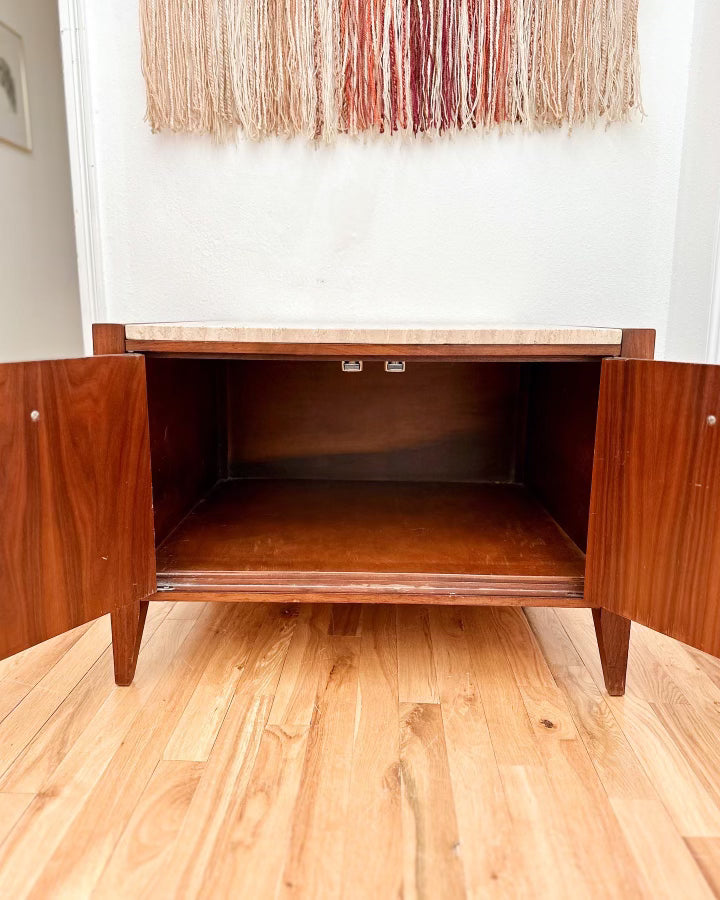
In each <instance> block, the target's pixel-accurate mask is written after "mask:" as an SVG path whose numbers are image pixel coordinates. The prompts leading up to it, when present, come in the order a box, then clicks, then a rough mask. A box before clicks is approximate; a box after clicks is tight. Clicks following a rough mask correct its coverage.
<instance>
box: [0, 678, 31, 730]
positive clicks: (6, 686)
mask: <svg viewBox="0 0 720 900" xmlns="http://www.w3.org/2000/svg"><path fill="white" fill-rule="evenodd" d="M31 690H32V685H31V684H25V683H24V682H22V681H15V680H14V679H12V678H6V679H5V680H4V681H0V724H1V723H2V721H3V719H6V718H7V717H8V716H9V715H10V713H11V712H12V711H13V710H14V709H15V707H16V706H17V705H18V703H20V701H21V700H22V699H23V698H24V697H27V695H28V694H29V693H30V691H31Z"/></svg>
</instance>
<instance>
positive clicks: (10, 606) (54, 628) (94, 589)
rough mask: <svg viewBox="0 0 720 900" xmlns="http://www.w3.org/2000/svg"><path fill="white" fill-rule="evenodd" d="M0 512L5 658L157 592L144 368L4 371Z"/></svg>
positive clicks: (61, 363) (130, 364) (12, 367)
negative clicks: (0, 512)
mask: <svg viewBox="0 0 720 900" xmlns="http://www.w3.org/2000/svg"><path fill="white" fill-rule="evenodd" d="M33 412H35V413H36V414H37V415H36V416H35V417H33V416H32V415H31V414H32V413H33ZM0 507H1V508H2V516H0V586H1V588H0V621H2V628H0V658H2V657H5V656H9V655H10V654H13V653H17V652H18V651H19V650H23V649H25V648H26V647H29V646H31V645H32V644H36V643H38V642H39V641H43V640H46V639H47V638H49V637H52V636H53V635H57V634H60V633H61V632H63V631H67V630H68V629H70V628H73V627H75V626H76V625H80V624H81V623H83V622H87V621H89V620H90V619H94V618H96V617H97V616H100V615H103V614H104V613H107V612H109V611H111V610H114V609H116V608H118V607H121V606H125V605H127V604H130V603H132V602H134V601H137V600H142V599H144V598H145V597H147V596H148V595H149V594H151V593H152V592H153V591H154V589H155V555H154V551H153V521H152V499H151V490H150V452H149V442H148V427H147V404H146V391H145V371H144V361H143V360H142V359H137V358H130V357H123V356H106V357H95V358H90V359H74V360H58V361H54V362H35V363H12V364H6V365H3V366H0Z"/></svg>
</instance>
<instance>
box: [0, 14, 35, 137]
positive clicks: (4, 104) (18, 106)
mask: <svg viewBox="0 0 720 900" xmlns="http://www.w3.org/2000/svg"><path fill="white" fill-rule="evenodd" d="M0 140H3V141H6V142H7V143H9V144H14V145H15V146H17V147H21V148H22V149H24V150H30V149H31V146H32V145H31V137H30V109H29V106H28V92H27V73H26V70H25V48H24V46H23V40H22V38H21V37H20V35H19V34H17V32H15V31H13V30H12V28H10V27H9V26H7V25H4V24H3V23H2V22H0Z"/></svg>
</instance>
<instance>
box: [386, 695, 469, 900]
mask: <svg viewBox="0 0 720 900" xmlns="http://www.w3.org/2000/svg"><path fill="white" fill-rule="evenodd" d="M400 774H401V785H402V836H403V872H404V887H405V891H406V892H407V893H408V894H409V896H411V897H422V898H437V900H440V898H456V897H463V896H465V894H466V889H465V878H464V873H463V867H462V863H461V861H460V853H459V851H460V835H459V832H458V825H457V817H456V815H455V803H454V799H453V790H452V782H451V780H450V770H449V766H448V759H447V751H446V748H445V735H444V731H443V720H442V711H441V709H440V706H439V705H438V704H434V703H401V704H400Z"/></svg>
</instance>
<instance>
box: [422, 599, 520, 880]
mask: <svg viewBox="0 0 720 900" xmlns="http://www.w3.org/2000/svg"><path fill="white" fill-rule="evenodd" d="M430 631H431V635H432V647H433V655H434V658H435V670H436V672H437V681H438V690H439V693H440V706H441V710H442V719H443V730H444V734H445V745H446V749H447V756H448V766H449V770H450V781H451V783H452V790H453V798H454V803H455V813H456V816H457V823H458V832H459V837H460V842H459V848H458V852H459V856H460V859H461V861H462V865H463V870H464V873H465V884H466V887H467V891H468V894H469V895H470V896H471V897H480V896H498V897H502V896H509V895H511V894H512V893H513V891H514V887H515V874H514V871H513V865H512V853H511V851H510V847H511V842H512V825H511V819H510V812H509V810H508V806H507V800H506V798H505V791H504V788H503V784H502V779H501V777H500V771H499V769H498V766H497V762H496V760H495V754H494V751H493V746H492V741H491V739H490V732H489V730H488V725H487V721H486V719H485V713H484V710H483V706H482V702H481V700H480V695H479V691H478V689H477V685H476V683H475V678H474V675H473V672H472V664H471V662H470V652H469V649H468V646H467V628H466V626H465V622H464V620H463V610H462V609H460V608H456V607H436V608H434V609H432V610H431V611H430Z"/></svg>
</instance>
